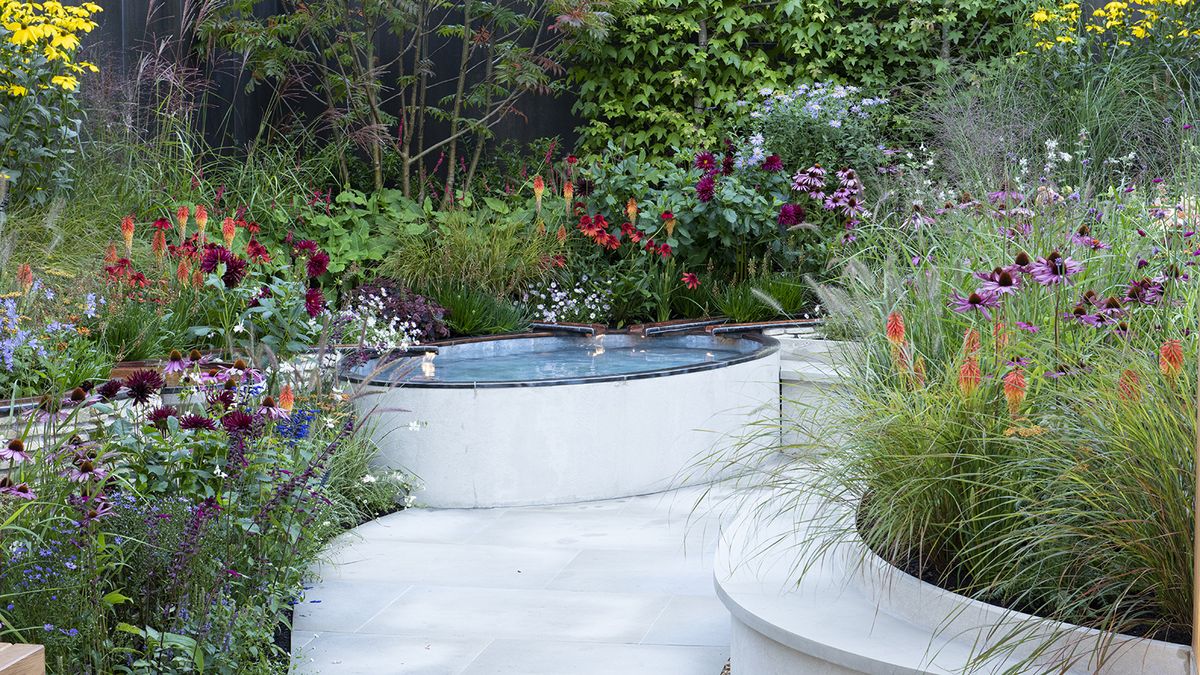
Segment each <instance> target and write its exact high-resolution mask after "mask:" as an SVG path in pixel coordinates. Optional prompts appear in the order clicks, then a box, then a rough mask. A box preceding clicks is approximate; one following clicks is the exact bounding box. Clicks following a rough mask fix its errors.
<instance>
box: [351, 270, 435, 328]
mask: <svg viewBox="0 0 1200 675" xmlns="http://www.w3.org/2000/svg"><path fill="white" fill-rule="evenodd" d="M367 297H371V298H373V299H374V300H375V301H378V302H379V303H380V304H381V306H382V309H381V310H380V317H379V318H380V319H383V320H384V321H392V320H394V319H399V320H400V321H404V322H410V323H412V324H413V325H415V326H416V327H417V329H418V330H420V331H421V335H420V339H421V341H422V342H430V341H432V340H440V339H442V338H446V337H450V330H449V329H448V328H446V322H445V316H446V308H444V307H442V306H441V305H439V304H437V303H436V302H434V301H433V300H430V299H429V298H426V297H425V296H423V295H418V294H417V293H414V292H413V291H412V290H410V289H409V288H408V287H406V286H404V285H403V284H401V283H400V282H398V281H395V280H393V279H384V278H380V279H376V280H374V281H371V282H368V283H366V284H363V285H362V286H359V287H358V288H356V289H354V292H352V293H351V294H350V304H351V306H354V305H359V304H363V301H364V300H365V299H366V298H367ZM344 338H345V340H344V341H346V342H355V341H356V340H357V338H356V336H352V335H346V336H344Z"/></svg>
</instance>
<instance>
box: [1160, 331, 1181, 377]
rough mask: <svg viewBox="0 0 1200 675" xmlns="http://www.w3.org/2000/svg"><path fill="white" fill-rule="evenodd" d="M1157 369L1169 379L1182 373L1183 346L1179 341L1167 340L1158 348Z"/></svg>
mask: <svg viewBox="0 0 1200 675" xmlns="http://www.w3.org/2000/svg"><path fill="white" fill-rule="evenodd" d="M1158 369H1159V371H1161V372H1162V374H1163V375H1165V376H1167V377H1170V378H1175V377H1178V376H1179V374H1180V373H1182V372H1183V345H1182V343H1180V341H1179V340H1167V341H1166V342H1164V343H1162V346H1161V347H1159V349H1158Z"/></svg>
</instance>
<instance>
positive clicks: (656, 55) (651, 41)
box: [571, 0, 1033, 154]
mask: <svg viewBox="0 0 1200 675" xmlns="http://www.w3.org/2000/svg"><path fill="white" fill-rule="evenodd" d="M1032 5H1033V3H1032V2H1027V1H1026V2H1015V3H1003V4H997V3H994V2H986V1H985V0H971V1H970V2H956V3H946V2H939V1H934V0H920V1H917V2H912V1H910V0H849V1H839V2H835V1H834V0H782V1H781V2H777V3H767V4H750V5H748V4H746V3H743V2H737V1H736V0H643V1H641V2H637V3H635V4H634V5H633V7H632V9H631V10H630V11H628V12H626V13H622V14H620V15H619V16H618V19H617V21H616V23H615V24H614V25H613V26H612V28H611V29H610V30H609V32H608V38H607V39H606V40H603V41H600V42H598V43H588V44H586V45H585V49H582V50H580V51H579V52H578V54H577V63H576V65H575V66H574V67H573V68H572V69H571V77H572V79H573V80H574V81H575V83H576V84H577V86H578V89H579V99H578V103H577V105H576V107H575V112H576V114H578V115H579V116H580V117H582V118H584V119H585V120H587V122H586V124H585V125H584V126H583V127H582V129H581V131H582V139H581V143H582V146H583V147H584V148H585V149H586V150H588V151H591V152H597V151H600V150H602V149H603V148H604V147H605V146H606V145H607V143H608V142H610V141H611V140H613V139H619V140H618V141H617V142H618V143H619V144H620V145H622V146H623V147H626V148H629V149H645V150H648V151H650V152H651V153H654V154H662V153H664V152H666V151H668V150H669V149H670V148H672V147H677V146H683V145H687V144H691V143H695V142H696V141H697V140H701V141H707V142H710V143H711V142H713V141H714V140H716V139H717V137H718V134H719V133H720V132H721V129H722V126H723V125H725V124H728V123H729V122H731V121H732V122H735V123H736V122H737V121H739V120H742V121H744V111H742V110H741V109H740V108H739V107H738V106H737V105H736V104H737V101H738V100H739V99H741V98H744V97H746V96H747V95H748V94H750V93H751V92H752V91H754V90H757V89H759V88H762V87H774V88H780V87H788V86H791V85H792V84H795V83H797V82H801V81H838V82H845V83H851V84H859V85H863V86H865V87H868V88H870V89H872V90H877V91H881V92H886V91H889V90H891V89H892V88H893V87H895V86H896V85H898V84H901V83H905V82H913V81H918V80H923V79H926V78H929V77H931V76H932V75H934V74H937V73H943V72H946V70H947V69H948V67H949V65H950V62H951V61H952V60H965V61H978V60H986V59H988V58H991V57H994V56H997V55H1000V56H1003V55H1007V54H1008V53H1010V52H1011V51H1013V46H1014V44H1016V38H1017V36H1018V35H1019V32H1018V31H1017V30H1014V26H1015V25H1019V24H1020V22H1022V21H1024V19H1025V18H1026V16H1027V14H1028V11H1029V10H1030V9H1032Z"/></svg>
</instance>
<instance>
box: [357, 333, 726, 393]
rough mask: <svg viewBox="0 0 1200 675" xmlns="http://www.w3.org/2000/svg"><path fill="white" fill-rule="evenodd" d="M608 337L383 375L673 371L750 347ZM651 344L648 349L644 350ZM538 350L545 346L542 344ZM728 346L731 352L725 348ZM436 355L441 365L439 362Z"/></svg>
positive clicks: (443, 378) (530, 376)
mask: <svg viewBox="0 0 1200 675" xmlns="http://www.w3.org/2000/svg"><path fill="white" fill-rule="evenodd" d="M602 338H603V336H598V337H596V338H589V339H561V340H560V339H554V340H546V341H545V348H542V349H529V350H525V349H522V350H514V351H499V352H498V353H488V352H483V351H479V350H462V351H456V350H455V349H454V348H449V349H444V350H443V351H442V352H441V353H439V354H436V355H435V354H432V353H429V354H425V355H424V356H423V357H422V358H421V362H420V365H421V368H420V371H419V372H417V371H416V369H415V368H411V367H407V368H406V367H401V366H402V364H401V363H398V364H396V365H395V366H392V367H389V368H388V369H387V370H386V371H385V372H384V373H382V374H381V375H382V376H383V378H385V379H391V380H392V381H405V380H408V381H414V382H521V381H533V380H558V379H573V378H583V377H604V376H611V375H623V374H629V373H646V372H652V371H656V370H669V369H674V368H679V367H683V366H689V365H700V364H705V363H714V362H720V361H728V360H731V359H734V358H737V357H739V356H743V355H745V354H746V353H747V349H746V347H745V346H742V348H741V349H739V348H738V346H739V345H736V344H733V343H732V342H730V343H718V345H717V346H716V347H713V346H712V345H711V343H710V344H705V345H704V347H703V348H702V347H699V346H686V345H684V344H682V343H680V342H675V341H671V340H668V339H664V338H655V339H653V342H648V343H634V344H624V343H617V344H615V345H614V344H609V345H607V346H606V345H604V344H602V343H603V339H602ZM645 345H648V346H645ZM536 346H537V347H541V346H542V345H540V344H538V345H536ZM725 346H728V347H729V348H728V349H722V348H720V347H725ZM435 356H436V365H435V363H434V359H435Z"/></svg>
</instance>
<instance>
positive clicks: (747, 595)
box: [715, 493, 1192, 675]
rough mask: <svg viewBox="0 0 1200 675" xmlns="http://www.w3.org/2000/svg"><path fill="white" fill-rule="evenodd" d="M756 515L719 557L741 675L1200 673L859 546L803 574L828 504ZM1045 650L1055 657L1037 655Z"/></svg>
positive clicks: (1166, 654)
mask: <svg viewBox="0 0 1200 675" xmlns="http://www.w3.org/2000/svg"><path fill="white" fill-rule="evenodd" d="M771 497H772V495H769V494H766V493H764V494H762V495H761V496H760V498H761V499H769V498H771ZM775 497H776V498H777V497H778V496H775ZM754 508H755V504H754V503H753V502H752V503H750V504H747V505H746V507H745V509H744V510H743V511H742V512H741V513H742V514H743V515H742V516H740V517H739V518H738V519H737V520H736V521H735V522H734V524H733V526H732V527H731V528H729V529H728V530H726V531H725V532H724V533H723V537H722V540H721V542H720V544H719V547H718V551H717V557H716V567H715V569H716V572H715V575H716V587H717V595H718V597H719V598H720V599H721V601H722V602H723V603H724V604H725V606H726V608H728V609H729V612H730V614H731V615H732V616H733V632H732V642H731V651H730V653H731V657H732V672H733V675H785V674H786V675H793V674H795V673H822V674H830V675H834V674H836V675H845V674H850V673H871V674H878V675H884V674H887V675H898V674H906V675H907V674H911V675H917V674H925V673H937V674H948V673H961V672H964V670H965V669H967V668H968V666H973V667H972V668H970V669H969V670H966V672H981V673H993V672H996V673H998V672H1021V673H1025V672H1054V673H1066V674H1072V675H1142V674H1149V673H1153V674H1154V675H1186V674H1188V673H1191V672H1192V670H1191V662H1190V652H1191V650H1190V649H1189V648H1187V647H1185V646H1182V645H1178V644H1174V643H1170V642H1161V641H1157V640H1147V639H1143V638H1135V637H1130V636H1124V635H1114V634H1110V633H1104V632H1101V631H1096V630H1093V629H1088V628H1082V627H1079V626H1073V625H1070V624H1064V623H1060V622H1054V621H1049V620H1045V619H1040V618H1038V617H1034V616H1030V615H1028V614H1022V613H1020V612H1015V611H1011V610H1007V609H1004V608H1002V607H997V606H994V605H989V604H987V603H983V602H979V601H977V600H972V599H970V598H967V597H964V596H962V595H958V594H957V593H953V592H950V591H947V590H945V589H943V588H939V587H937V586H934V585H932V584H929V583H926V582H924V581H921V580H920V579H917V578H915V577H912V576H910V575H908V574H906V573H904V572H903V571H901V570H899V569H897V568H895V567H893V566H892V565H890V564H888V563H887V562H886V561H884V560H883V559H881V558H879V557H878V556H876V555H875V554H874V553H872V552H871V551H869V550H867V548H866V546H865V545H864V544H863V543H862V542H861V540H858V539H856V538H853V537H850V538H843V539H845V540H844V541H839V542H837V543H835V544H833V545H832V548H831V549H830V550H829V551H828V552H827V553H826V554H825V555H824V556H823V557H821V558H820V559H819V562H818V563H817V564H815V565H814V566H813V567H812V568H811V569H809V570H808V571H807V573H805V574H803V575H801V574H800V570H799V561H798V551H799V550H801V549H800V547H801V544H802V543H804V542H806V541H810V540H811V539H812V537H814V536H818V537H819V536H824V535H818V534H817V533H816V532H815V531H813V530H812V529H811V528H812V527H813V525H811V523H810V522H809V521H808V516H810V515H811V514H812V513H814V512H815V509H816V508H817V505H816V504H809V506H808V510H807V512H806V513H800V514H796V517H795V519H794V522H793V519H792V518H782V519H777V520H776V521H775V522H771V523H763V522H762V521H760V520H755V519H753V518H751V517H750V516H749V515H748V514H750V513H752V512H753V509H754ZM785 521H786V522H785ZM797 579H799V583H797ZM1016 629H1020V630H1023V631H1026V632H1025V633H1024V637H1025V639H1024V640H1022V641H1020V644H1017V645H1014V646H1012V647H1011V651H1007V650H1006V651H1003V652H1002V653H998V654H997V655H994V656H993V657H992V658H990V659H985V660H982V661H980V662H974V663H972V658H974V657H976V656H977V655H978V654H980V653H981V652H983V651H984V650H986V649H987V648H988V647H989V646H993V645H995V644H996V643H997V640H998V639H999V638H1001V637H1002V636H1004V635H1008V634H1011V633H1012V632H1013V630H1016ZM1038 648H1043V649H1044V651H1043V652H1041V653H1037V654H1035V651H1034V650H1035V649H1038ZM1010 669H1012V670H1010Z"/></svg>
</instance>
